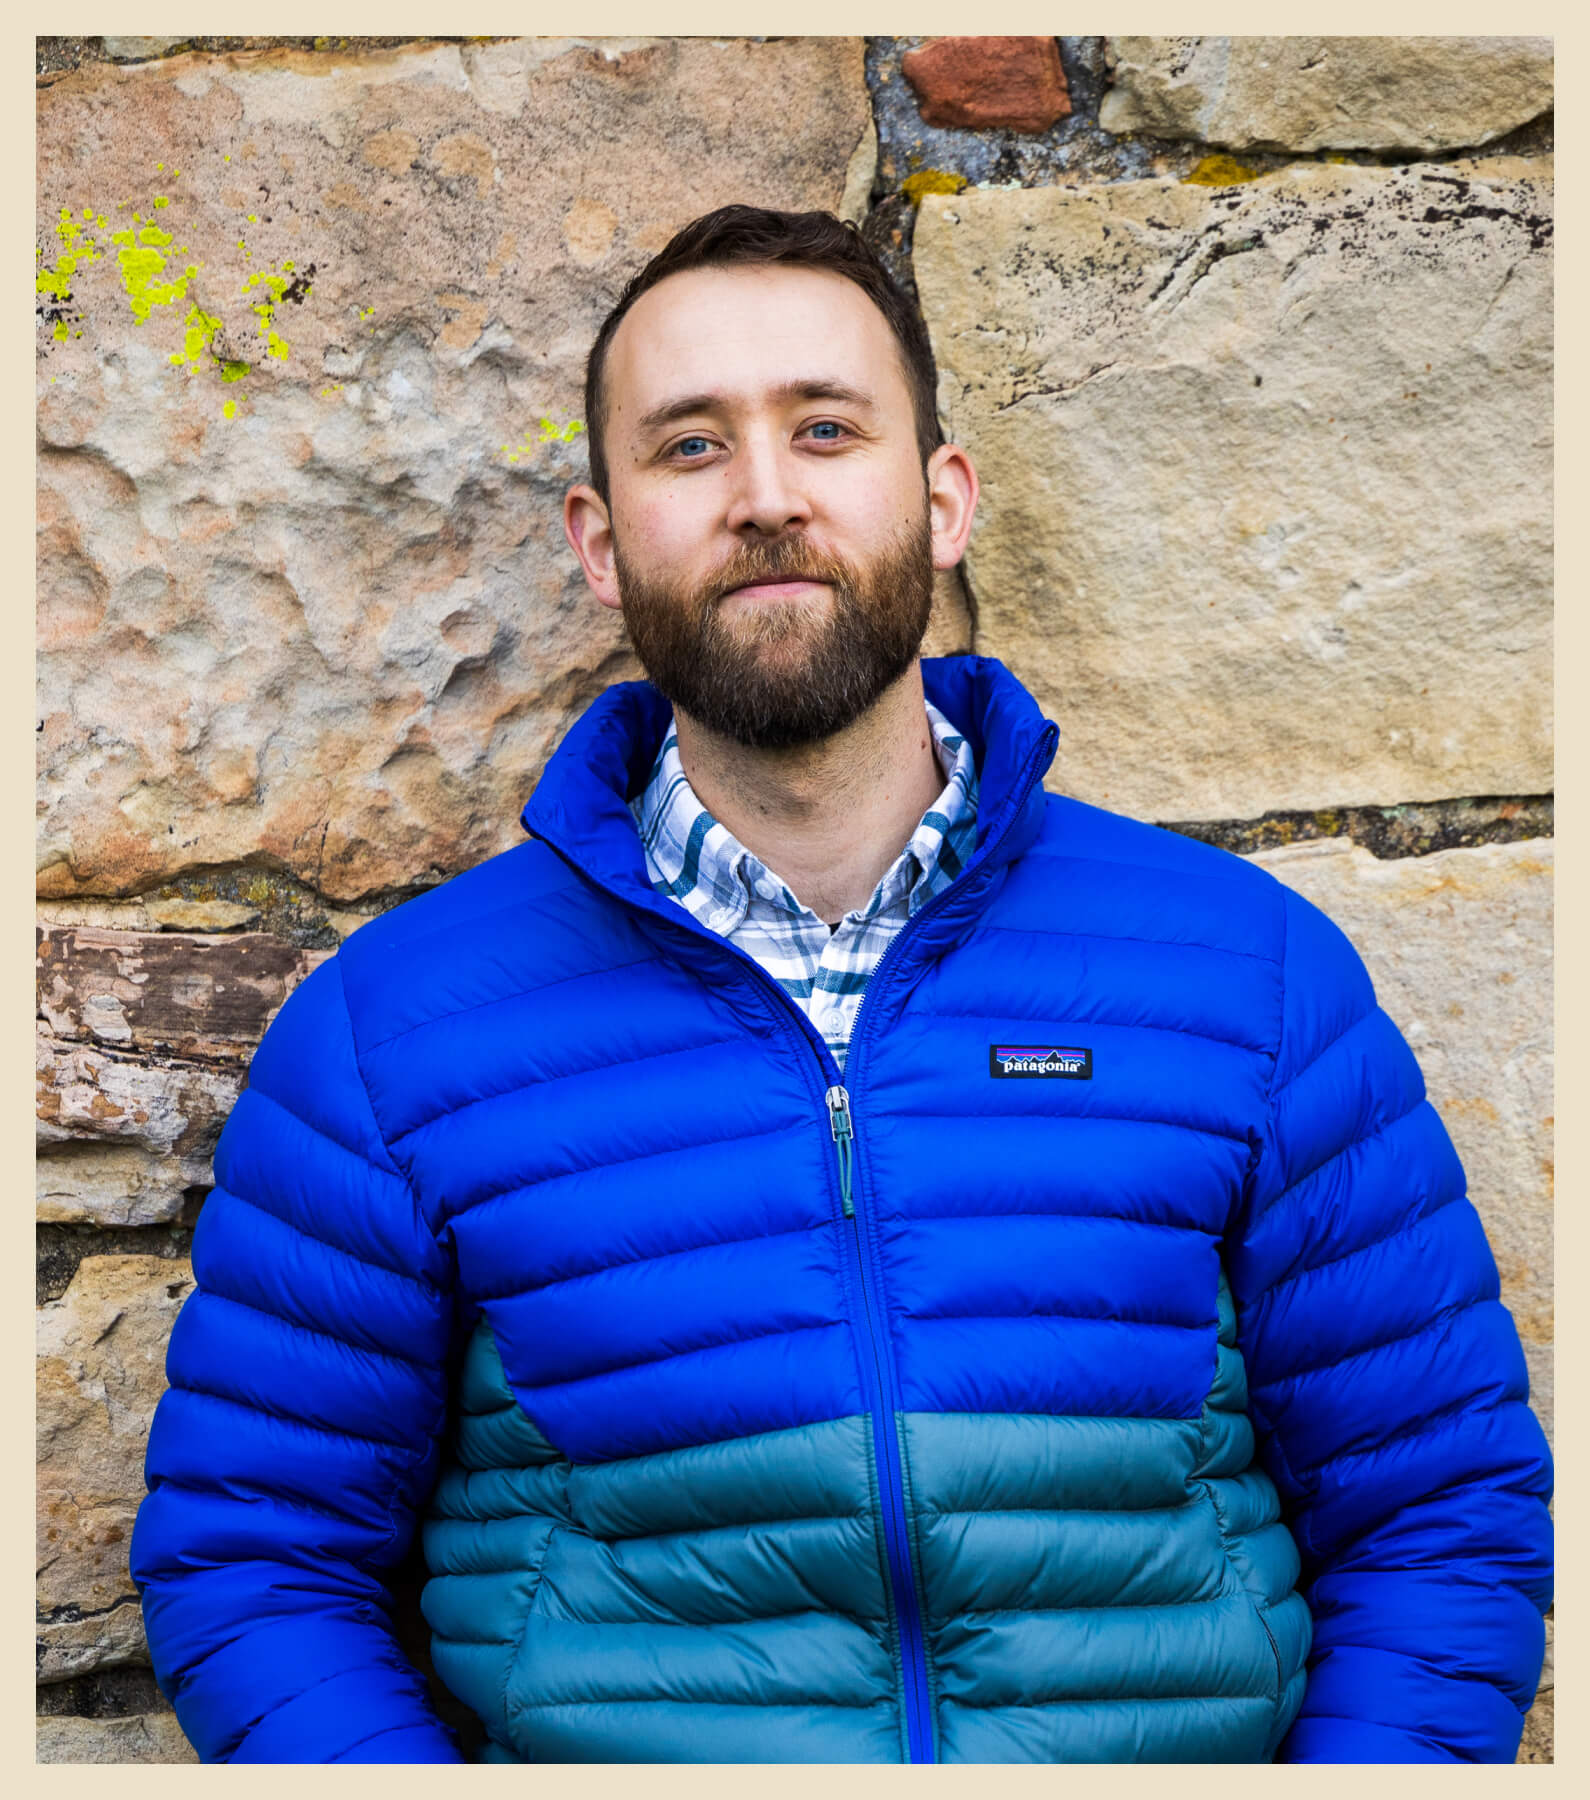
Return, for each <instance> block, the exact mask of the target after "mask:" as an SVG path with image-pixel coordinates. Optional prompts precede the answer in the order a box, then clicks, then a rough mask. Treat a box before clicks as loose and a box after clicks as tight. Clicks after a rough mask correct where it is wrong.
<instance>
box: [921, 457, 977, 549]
mask: <svg viewBox="0 0 1590 1800" xmlns="http://www.w3.org/2000/svg"><path fill="white" fill-rule="evenodd" d="M927 483H928V525H929V529H930V530H931V532H932V536H933V567H934V568H935V569H953V568H954V567H955V565H956V564H957V563H958V562H959V561H960V560H961V556H962V554H963V552H964V551H965V549H966V541H967V539H968V538H969V537H970V536H971V535H972V520H973V519H974V518H975V516H976V514H977V495H978V491H979V489H978V481H977V470H976V469H975V468H974V467H973V466H972V459H971V457H970V456H968V455H967V454H966V452H965V451H964V450H963V449H962V448H961V447H960V445H959V444H940V445H939V447H938V449H937V450H935V451H934V452H933V454H932V455H931V456H930V457H929V458H928V462H927Z"/></svg>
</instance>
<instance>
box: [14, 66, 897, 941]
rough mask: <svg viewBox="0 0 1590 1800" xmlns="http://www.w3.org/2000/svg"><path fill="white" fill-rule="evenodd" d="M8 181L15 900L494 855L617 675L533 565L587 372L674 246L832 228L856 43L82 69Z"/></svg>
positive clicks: (854, 85) (557, 516) (866, 174)
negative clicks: (17, 427)
mask: <svg viewBox="0 0 1590 1800" xmlns="http://www.w3.org/2000/svg"><path fill="white" fill-rule="evenodd" d="M747 96H773V97H776V104H774V105H749V104H747ZM38 151H39V159H38V160H39V171H40V173H39V183H38V203H37V204H38V227H37V243H38V246H39V250H40V256H39V269H38V275H39V279H40V282H41V284H42V286H41V291H40V293H39V297H38V298H39V311H40V334H39V352H38V375H37V393H38V397H39V408H38V424H39V448H38V480H39V489H38V504H37V525H38V534H39V537H38V542H39V637H38V654H39V663H38V667H39V692H40V700H39V718H40V721H41V722H42V727H43V728H42V730H41V731H40V732H39V734H38V744H39V781H40V786H39V798H40V804H41V807H42V815H41V818H40V824H39V837H38V859H39V891H40V893H41V895H43V896H44V897H46V898H54V899H68V898H71V897H73V896H77V895H84V894H97V895H101V896H116V895H131V894H136V893H140V892H143V891H145V890H147V889H148V888H149V887H151V886H155V885H158V884H160V883H163V882H165V881H168V880H169V879H171V878H173V877H174V876H176V875H177V874H179V873H180V872H182V871H184V870H193V869H197V868H203V867H215V866H222V867H225V866H228V865H236V864H239V863H242V862H245V861H246V862H249V863H253V864H256V865H258V866H263V867H274V868H276V869H279V870H285V871H287V872H289V873H290V874H292V875H294V876H295V877H296V878H298V879H299V880H301V881H302V882H304V883H305V884H306V885H307V886H308V887H310V888H311V889H312V890H313V891H314V892H315V893H317V894H318V895H320V896H322V897H323V898H325V899H327V900H330V901H331V902H332V903H333V904H334V905H336V906H338V907H342V908H346V907H349V906H351V905H353V904H354V903H356V902H358V901H360V900H362V899H369V898H374V897H378V896H380V895H381V894H382V893H383V892H386V891H389V890H391V889H393V888H396V887H406V886H408V885H409V884H411V883H413V882H414V881H415V880H416V879H423V878H424V877H426V876H427V875H433V874H442V873H450V872H453V871H455V870H458V869H461V868H465V867H468V866H470V865H471V864H473V863H476V862H478V861H480V860H481V859H482V858H484V857H485V856H488V855H490V854H492V853H494V852H495V851H498V850H501V849H505V848H508V847H509V846H510V845H512V844H515V843H517V842H519V841H520V839H521V836H522V833H521V830H520V827H519V823H518V815H519V811H520V809H521V807H522V806H523V804H524V801H525V799H526V798H527V797H528V794H529V792H530V790H531V789H532V787H533V786H534V783H535V780H536V777H537V775H538V774H539V771H540V769H541V767H542V765H543V763H544V762H545V759H546V757H547V755H548V754H549V752H550V750H551V748H552V747H553V745H554V744H555V743H556V742H557V740H558V739H559V738H560V737H561V735H562V733H563V731H564V730H565V729H566V727H567V726H568V724H569V723H570V722H571V721H572V719H573V717H574V716H575V715H576V713H577V712H578V711H579V710H580V709H581V708H583V706H584V705H585V704H586V702H587V701H589V700H590V699H591V698H592V697H593V696H594V695H595V694H596V693H597V692H599V691H600V690H601V689H603V688H604V687H606V686H607V685H608V684H609V683H610V682H612V681H613V680H616V679H620V678H624V677H627V676H632V675H635V674H637V673H638V672H639V670H638V666H637V665H636V663H635V661H634V658H633V655H632V653H631V652H630V651H629V650H628V648H627V647H626V645H625V643H624V641H623V639H622V637H621V635H620V631H619V627H618V624H617V622H616V621H615V618H614V615H613V614H611V613H610V612H608V611H607V609H605V608H603V607H600V606H598V605H597V604H596V602H595V601H594V600H593V599H592V598H591V597H590V596H589V594H587V593H586V591H585V587H584V582H583V578H582V577H581V575H580V573H579V566H578V563H577V561H576V559H575V557H574V555H573V553H572V551H570V549H569V548H568V546H567V544H566V542H565V541H564V537H563V531H562V525H561V509H562V500H563V494H564V491H565V489H566V488H567V486H568V484H569V483H570V482H572V481H574V480H577V479H580V478H583V476H584V475H585V473H586V454H585V444H584V442H583V431H584V427H585V424H586V421H584V420H583V419H582V418H581V417H580V412H581V408H582V406H583V381H584V365H585V357H586V354H587V352H588V350H589V348H590V344H591V341H592V339H593V338H594V336H595V333H596V330H597V328H598V326H599V324H600V322H601V320H602V318H603V317H604V316H605V314H606V313H607V311H608V310H609V308H610V307H611V305H612V304H613V302H614V301H615V300H616V298H617V297H618V294H619V292H620V291H621V289H622V287H623V284H624V283H625V282H626V281H627V280H628V278H629V277H630V276H631V275H632V274H633V273H634V272H635V271H636V270H637V269H638V268H639V267H640V266H641V265H642V264H643V263H644V262H645V261H646V260H647V259H648V257H649V256H650V255H651V254H652V253H653V252H654V251H656V250H658V249H660V248H661V246H662V245H663V244H664V243H665V242H666V241H667V239H668V238H669V237H670V236H671V235H672V234H673V233H674V232H675V231H676V230H677V229H678V228H679V227H680V226H681V225H683V224H684V223H686V221H688V220H689V219H691V218H694V217H695V216H697V215H698V214H701V213H705V212H708V211H710V210H712V209H713V208H715V207H718V206H721V205H724V204H727V203H729V202H731V201H741V200H744V199H746V198H747V197H753V198H754V199H756V200H758V201H760V202H762V203H765V204H767V205H770V206H775V207H787V208H793V209H807V208H815V207H822V208H831V209H837V208H839V207H841V206H843V207H845V208H847V209H849V210H851V211H852V212H855V211H857V210H858V209H861V208H863V207H864V205H865V200H866V193H867V189H868V187H869V186H870V182H871V178H872V172H873V169H874V167H875V164H876V158H877V140H876V133H875V131H874V129H873V126H872V118H871V109H870V106H869V102H868V97H867V90H866V83H865V78H864V69H863V41H862V39H860V38H857V37H849V38H843V37H822V36H818V37H810V36H808V37H784V38H771V39H767V40H764V41H760V42H758V41H755V40H753V39H750V38H729V39H713V38H706V37H670V38H663V39H652V38H636V39H588V40H587V39H579V38H561V39H551V38H521V39H517V40H510V41H506V42H491V43H474V44H435V43H431V44H414V45H405V46H403V47H401V48H397V49H390V50H383V51H374V52H369V53H363V54H361V53H349V54H346V55H343V54H338V55H332V56H328V55H318V56H317V55H312V54H308V53H305V52H301V51H297V50H293V49H290V48H287V47H282V48H277V49H271V50H263V51H248V52H239V53H236V54H231V55H219V56H210V55H201V54H192V53H190V54H185V55H176V56H171V57H167V58H164V59H161V60H158V61H152V62H143V63H139V64H136V65H133V66H130V67H125V68H122V67H115V66H112V65H106V64H99V65H94V66H88V67H84V68H81V69H78V70H75V71H73V72H71V73H70V74H66V75H63V76H62V77H61V78H60V79H59V80H57V81H55V82H54V83H53V84H52V85H50V86H49V87H48V88H46V89H43V90H41V91H40V93H39V95H38ZM190 271H191V272H190ZM78 334H80V335H78Z"/></svg>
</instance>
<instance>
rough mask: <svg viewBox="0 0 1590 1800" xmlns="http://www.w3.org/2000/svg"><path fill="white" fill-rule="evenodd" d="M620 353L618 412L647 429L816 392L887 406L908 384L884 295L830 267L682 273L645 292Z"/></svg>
mask: <svg viewBox="0 0 1590 1800" xmlns="http://www.w3.org/2000/svg"><path fill="white" fill-rule="evenodd" d="M814 277H815V278H816V279H813V278H814ZM692 288H693V289H694V292H692V291H690V290H691V289H692ZM610 357H611V361H612V364H613V365H614V368H613V373H614V376H615V377H616V378H617V379H615V380H614V382H613V384H612V390H611V391H612V401H613V410H614V413H615V415H622V416H623V422H624V425H625V427H626V429H628V430H630V431H633V432H634V433H635V434H636V435H637V436H645V435H648V434H650V433H653V432H655V431H657V430H659V429H662V428H663V427H665V426H667V425H669V424H671V423H674V422H676V421H677V420H678V419H680V418H682V417H685V416H686V415H687V414H691V413H702V412H708V411H716V412H727V411H730V410H735V409H738V410H743V411H748V410H752V409H754V408H757V407H759V406H779V405H783V404H787V403H790V402H793V401H800V400H807V399H814V400H823V399H827V400H832V401H835V402H839V403H842V404H844V405H847V406H852V407H856V408H858V409H861V410H866V411H870V412H872V413H874V414H881V413H882V412H884V411H885V410H886V409H888V408H889V407H891V406H892V405H893V404H894V402H895V401H896V400H897V399H898V398H899V397H900V396H898V395H896V394H894V393H893V392H892V387H893V386H894V385H899V386H900V387H901V388H902V390H903V389H904V388H905V387H906V386H907V385H908V384H907V383H906V380H905V374H904V369H903V367H902V359H901V356H900V351H899V347H898V344H897V343H896V341H895V335H894V332H893V329H892V328H891V327H890V325H889V322H888V320H887V319H886V318H885V317H884V315H883V313H882V312H881V311H880V310H879V308H878V306H877V304H876V303H875V302H874V301H873V300H872V298H871V297H870V296H869V295H868V294H867V293H866V292H865V290H863V289H862V288H860V287H858V286H857V285H856V283H855V282H853V281H850V280H848V279H847V278H846V277H845V276H842V275H838V274H835V273H834V272H833V271H831V270H826V269H807V268H800V267H795V268H781V267H774V268H762V267H760V266H752V267H750V268H746V269H739V268H735V269H717V268H707V269H690V270H681V271H680V272H679V273H677V274H674V275H670V276H669V277H667V278H666V279H665V280H664V281H662V282H659V283H658V285H657V286H656V287H655V288H652V289H650V290H649V291H648V292H647V293H645V294H643V295H641V297H640V298H639V300H637V301H636V303H635V306H634V307H633V308H632V309H631V312H630V314H629V316H628V317H627V318H626V319H624V320H623V321H622V322H621V324H620V326H619V329H618V333H617V335H616V336H615V338H614V341H613V345H612V349H611V351H610Z"/></svg>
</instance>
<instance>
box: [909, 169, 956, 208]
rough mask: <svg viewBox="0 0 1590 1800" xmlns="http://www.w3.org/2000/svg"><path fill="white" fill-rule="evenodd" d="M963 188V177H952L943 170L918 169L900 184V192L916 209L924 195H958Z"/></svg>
mask: <svg viewBox="0 0 1590 1800" xmlns="http://www.w3.org/2000/svg"><path fill="white" fill-rule="evenodd" d="M965 186H966V177H965V176H964V175H952V174H950V173H949V172H948V171H947V170H945V169H918V170H917V172H916V174H914V175H907V176H906V178H905V180H904V181H902V182H901V183H900V191H901V192H902V193H903V194H904V195H905V197H906V199H907V200H909V201H910V202H911V204H912V206H913V207H916V206H920V205H921V204H922V197H923V195H924V194H958V193H960V191H961V190H962V188H964V187H965Z"/></svg>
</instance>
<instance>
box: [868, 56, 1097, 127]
mask: <svg viewBox="0 0 1590 1800" xmlns="http://www.w3.org/2000/svg"><path fill="white" fill-rule="evenodd" d="M900 67H901V72H902V73H903V74H904V76H905V78H906V80H907V81H909V82H910V84H911V86H912V89H913V90H914V91H915V93H916V96H917V104H918V107H919V108H920V110H921V113H922V118H923V120H924V122H925V123H927V124H929V125H956V126H964V127H968V128H970V129H973V130H986V129H994V128H1003V129H1004V130H1006V131H1034V132H1036V131H1047V130H1048V129H1049V127H1050V126H1051V125H1053V124H1054V123H1055V121H1056V120H1057V119H1063V118H1064V117H1065V116H1066V114H1067V113H1069V112H1070V111H1071V93H1070V90H1069V88H1068V87H1067V85H1066V77H1065V69H1064V68H1063V67H1062V66H1061V62H1060V46H1059V44H1058V43H1056V41H1055V40H1054V39H1053V38H1052V37H939V38H932V39H930V40H929V41H928V42H927V43H925V44H923V45H922V46H921V47H920V48H919V49H916V50H908V51H907V52H906V54H905V56H904V58H903V59H902V60H901V64H900Z"/></svg>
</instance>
